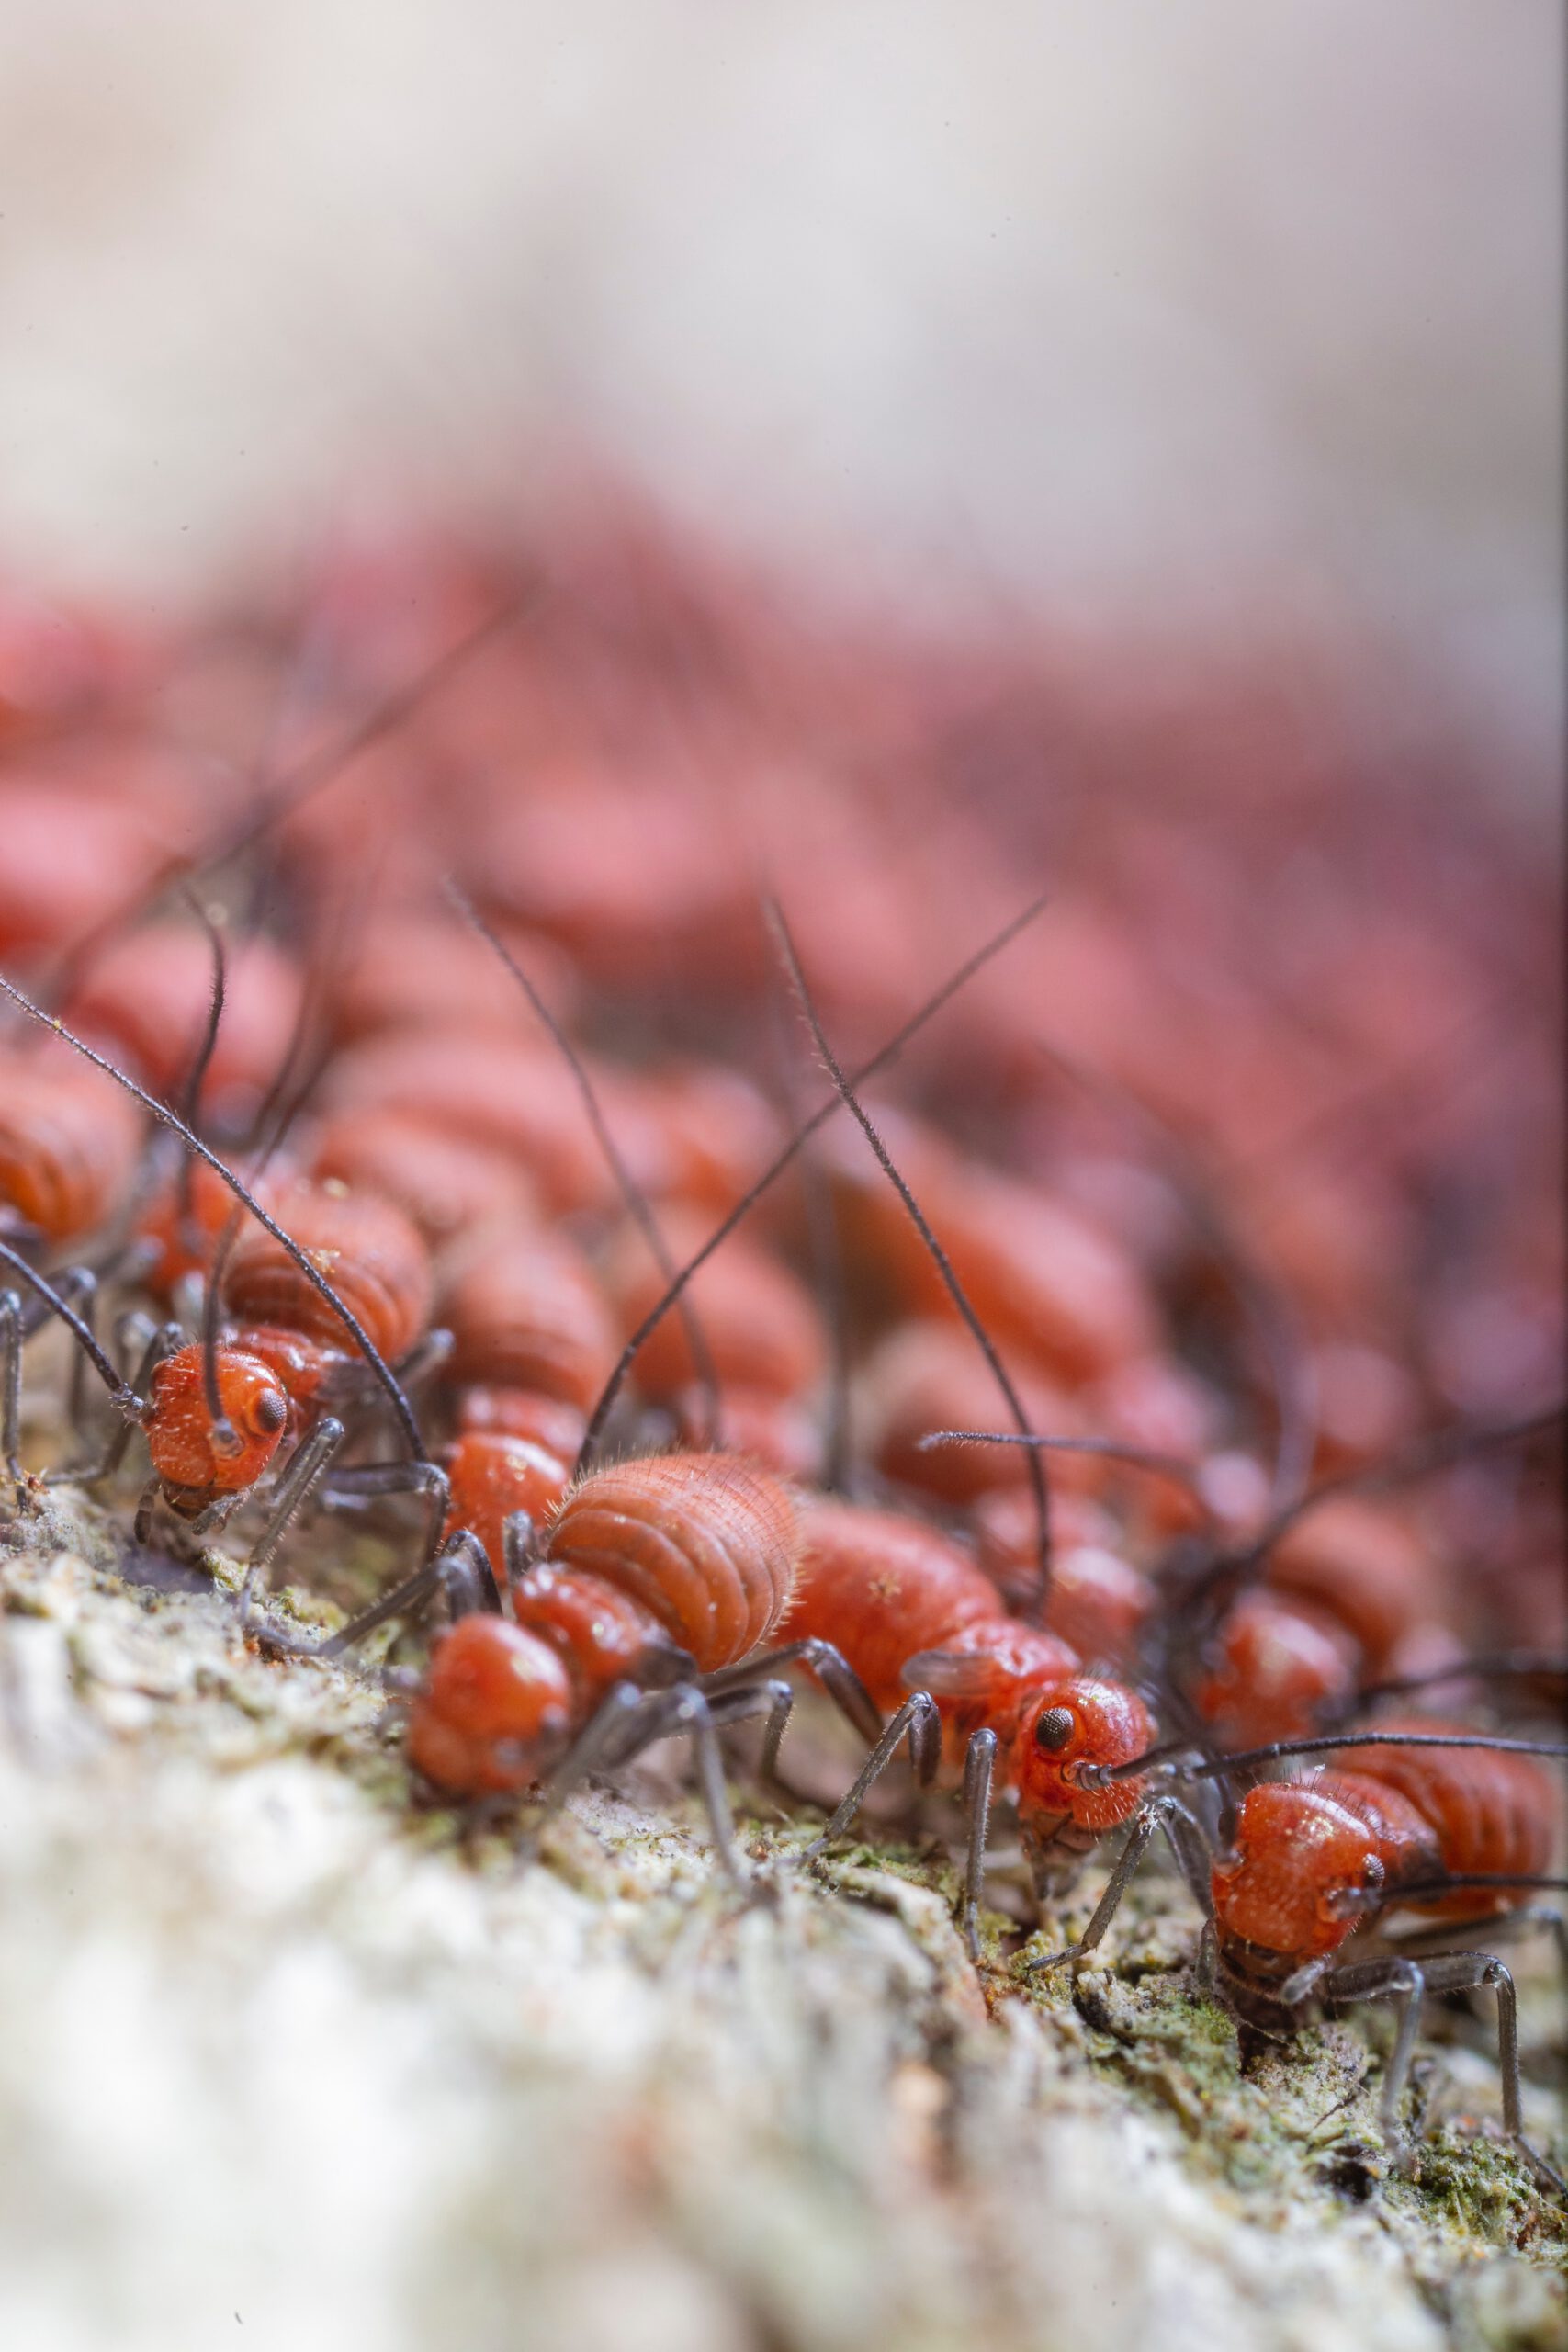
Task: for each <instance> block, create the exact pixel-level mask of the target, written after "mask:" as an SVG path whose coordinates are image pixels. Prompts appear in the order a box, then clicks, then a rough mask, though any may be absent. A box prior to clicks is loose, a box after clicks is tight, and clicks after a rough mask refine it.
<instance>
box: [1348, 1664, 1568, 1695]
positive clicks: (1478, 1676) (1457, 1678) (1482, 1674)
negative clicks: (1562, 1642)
mask: <svg viewBox="0 0 1568 2352" xmlns="http://www.w3.org/2000/svg"><path fill="white" fill-rule="evenodd" d="M1536 1675H1540V1676H1541V1677H1542V1678H1546V1677H1550V1676H1551V1675H1568V1656H1564V1655H1563V1654H1562V1652H1557V1653H1553V1652H1552V1651H1551V1650H1494V1651H1484V1652H1483V1653H1482V1655H1481V1656H1480V1657H1472V1658H1460V1659H1457V1660H1456V1661H1454V1662H1453V1663H1452V1664H1450V1665H1449V1666H1434V1667H1429V1668H1427V1671H1426V1672H1425V1673H1424V1674H1396V1675H1394V1676H1393V1678H1392V1679H1390V1680H1389V1681H1387V1682H1368V1683H1364V1684H1363V1685H1362V1687H1361V1689H1360V1690H1359V1691H1357V1692H1356V1693H1355V1695H1354V1698H1353V1701H1352V1704H1353V1705H1355V1706H1357V1707H1361V1706H1365V1705H1367V1704H1368V1703H1369V1702H1371V1700H1373V1699H1393V1698H1397V1697H1399V1696H1400V1694H1401V1693H1402V1692H1404V1691H1427V1690H1430V1688H1431V1686H1432V1685H1433V1683H1435V1682H1512V1681H1514V1680H1516V1679H1517V1680H1520V1681H1525V1680H1528V1679H1530V1678H1531V1677H1532V1676H1536Z"/></svg>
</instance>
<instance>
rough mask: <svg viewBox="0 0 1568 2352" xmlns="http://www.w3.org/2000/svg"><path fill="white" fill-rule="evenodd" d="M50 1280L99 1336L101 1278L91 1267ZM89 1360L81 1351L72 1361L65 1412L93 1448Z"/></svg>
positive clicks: (72, 1269) (71, 1270)
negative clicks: (89, 1405) (88, 1383)
mask: <svg viewBox="0 0 1568 2352" xmlns="http://www.w3.org/2000/svg"><path fill="white" fill-rule="evenodd" d="M50 1280H51V1282H52V1283H53V1284H54V1287H55V1289H56V1290H57V1291H58V1292H59V1293H60V1295H61V1297H62V1299H63V1300H64V1301H65V1304H66V1305H67V1306H73V1307H74V1308H75V1310H76V1312H77V1314H78V1315H79V1316H80V1317H81V1318H82V1320H83V1322H84V1323H85V1325H86V1327H87V1329H88V1330H89V1331H92V1332H93V1333H94V1334H95V1336H96V1329H97V1309H98V1278H97V1276H96V1273H95V1272H93V1270H92V1268H91V1266H66V1267H64V1268H63V1269H62V1271H61V1272H59V1273H57V1274H51V1277H50ZM86 1375H87V1359H86V1357H85V1354H84V1353H83V1352H82V1350H81V1349H80V1348H77V1349H76V1350H75V1351H74V1352H73V1356H72V1359H71V1375H70V1380H69V1383H68V1385H67V1387H66V1392H65V1409H66V1413H67V1415H68V1417H69V1419H70V1422H71V1426H72V1428H73V1430H74V1431H75V1432H76V1435H77V1437H78V1438H80V1439H81V1441H82V1442H83V1443H84V1444H89V1443H91V1442H92V1439H93V1436H94V1434H95V1431H94V1429H93V1426H92V1421H91V1417H90V1415H89V1411H88V1404H87V1387H86Z"/></svg>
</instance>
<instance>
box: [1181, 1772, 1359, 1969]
mask: <svg viewBox="0 0 1568 2352" xmlns="http://www.w3.org/2000/svg"><path fill="white" fill-rule="evenodd" d="M1383 1876H1384V1872H1383V1865H1382V1861H1381V1860H1380V1859H1379V1856H1378V1851H1377V1840H1376V1838H1375V1837H1374V1835H1373V1833H1372V1831H1371V1829H1370V1828H1369V1827H1368V1826H1367V1825H1366V1823H1365V1822H1363V1821H1359V1820H1358V1819H1357V1817H1356V1815H1354V1814H1353V1813H1351V1812H1349V1811H1348V1809H1347V1808H1346V1807H1345V1806H1344V1805H1342V1804H1336V1803H1335V1801H1334V1799H1333V1798H1332V1797H1329V1796H1325V1795H1324V1794H1322V1793H1321V1792H1319V1791H1317V1790H1315V1789H1314V1788H1311V1787H1309V1786H1306V1785H1305V1784H1303V1783H1302V1782H1300V1781H1264V1782H1263V1783H1262V1785H1261V1786H1260V1787H1258V1788H1256V1789H1249V1790H1248V1791H1247V1795H1246V1796H1245V1798H1244V1799H1243V1800H1242V1804H1241V1808H1240V1812H1239V1814H1238V1816H1237V1820H1236V1826H1235V1838H1234V1841H1233V1849H1232V1851H1231V1852H1230V1853H1229V1854H1227V1855H1226V1856H1224V1859H1223V1860H1219V1861H1217V1862H1216V1863H1215V1864H1214V1866H1213V1901H1214V1924H1215V1926H1216V1927H1217V1928H1218V1929H1219V1933H1220V1940H1221V1943H1222V1945H1225V1944H1232V1943H1236V1942H1240V1943H1246V1944H1249V1945H1251V1946H1253V1947H1254V1948H1255V1949H1256V1950H1258V1951H1267V1952H1280V1953H1281V1954H1288V1955H1289V1956H1290V1957H1291V1958H1292V1960H1295V1961H1297V1962H1301V1961H1307V1960H1315V1959H1318V1958H1320V1957H1321V1955H1322V1954H1323V1953H1325V1952H1330V1951H1334V1950H1335V1949H1336V1947H1337V1945H1339V1944H1342V1943H1343V1942H1344V1941H1345V1939H1346V1938H1347V1936H1348V1935H1349V1934H1350V1933H1351V1931H1352V1929H1353V1928H1355V1927H1356V1926H1357V1925H1358V1924H1359V1921H1360V1920H1361V1919H1363V1918H1364V1917H1366V1915H1367V1914H1368V1912H1370V1911H1373V1910H1375V1909H1376V1908H1377V1903H1378V1894H1379V1891H1380V1889H1381V1888H1382V1883H1383Z"/></svg>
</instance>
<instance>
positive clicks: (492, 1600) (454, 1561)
mask: <svg viewBox="0 0 1568 2352" xmlns="http://www.w3.org/2000/svg"><path fill="white" fill-rule="evenodd" d="M434 1565H435V1568H436V1573H437V1576H438V1578H439V1581H440V1585H441V1589H442V1591H443V1592H444V1593H445V1594H446V1611H447V1614H448V1615H449V1616H450V1618H451V1619H452V1622H453V1623H454V1624H456V1623H457V1619H458V1618H459V1617H473V1616H478V1615H481V1614H482V1615H484V1616H486V1617H499V1616H500V1615H501V1591H500V1588H499V1587H498V1585H497V1584H496V1581H495V1570H494V1569H493V1568H492V1567H491V1564H490V1554H489V1553H488V1552H487V1551H486V1550H485V1547H484V1545H483V1544H481V1543H480V1542H479V1537H478V1536H477V1535H475V1534H474V1533H473V1532H471V1531H470V1530H469V1529H468V1528H467V1527H459V1528H457V1529H455V1530H454V1532H452V1534H451V1535H449V1536H448V1537H447V1539H446V1543H445V1544H443V1545H442V1547H441V1549H440V1551H439V1552H438V1553H437V1554H436V1555H435V1563H434Z"/></svg>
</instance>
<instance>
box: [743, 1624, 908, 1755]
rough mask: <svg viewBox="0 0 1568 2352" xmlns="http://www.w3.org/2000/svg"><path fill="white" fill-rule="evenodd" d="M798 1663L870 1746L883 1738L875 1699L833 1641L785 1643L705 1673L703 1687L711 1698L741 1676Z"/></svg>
mask: <svg viewBox="0 0 1568 2352" xmlns="http://www.w3.org/2000/svg"><path fill="white" fill-rule="evenodd" d="M795 1665H800V1666H806V1667H809V1668H810V1669H811V1671H812V1673H813V1674H814V1675H815V1676H816V1677H817V1679H818V1682H820V1684H821V1685H822V1688H823V1690H824V1691H826V1692H827V1693H828V1696H829V1699H831V1700H832V1702H833V1703H834V1705H835V1706H836V1707H837V1708H838V1710H839V1713H840V1714H841V1715H842V1716H843V1717H844V1720H845V1721H846V1722H847V1723H848V1724H849V1725H850V1727H851V1729H852V1731H855V1732H857V1733H858V1734H859V1735H860V1736H861V1738H862V1739H863V1740H864V1741H865V1742H866V1744H867V1746H868V1747H870V1746H873V1745H874V1743H875V1742H876V1741H877V1740H879V1739H880V1738H881V1736H882V1717H881V1715H880V1714H879V1713H878V1712H877V1707H876V1702H875V1701H874V1699H873V1697H872V1695H871V1693H870V1691H868V1690H867V1689H866V1687H865V1684H864V1683H863V1681H862V1680H861V1679H860V1676H859V1675H858V1674H857V1673H856V1672H855V1670H854V1668H853V1667H852V1665H851V1664H850V1662H849V1660H848V1658H847V1657H845V1656H844V1654H843V1652H842V1651H841V1650H840V1649H835V1647H834V1646H833V1644H832V1643H831V1642H822V1641H818V1640H816V1639H810V1640H807V1641H800V1642H786V1643H785V1644H784V1647H783V1648H782V1649H776V1650H767V1651H764V1653H763V1654H762V1656H761V1657H753V1658H748V1659H747V1660H746V1661H745V1663H744V1664H743V1665H741V1666H727V1667H722V1668H720V1669H719V1671H718V1673H716V1674H709V1675H706V1676H705V1677H704V1679H703V1689H704V1690H705V1691H706V1692H707V1693H708V1696H709V1697H710V1698H711V1697H712V1696H713V1694H714V1693H715V1692H716V1691H723V1690H726V1689H727V1688H728V1687H729V1686H730V1685H732V1684H734V1683H736V1682H739V1680H741V1679H745V1680H746V1681H748V1682H754V1681H755V1680H756V1679H757V1677H758V1676H759V1675H766V1674H776V1673H777V1672H778V1671H779V1670H780V1668H783V1667H786V1666H795Z"/></svg>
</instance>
